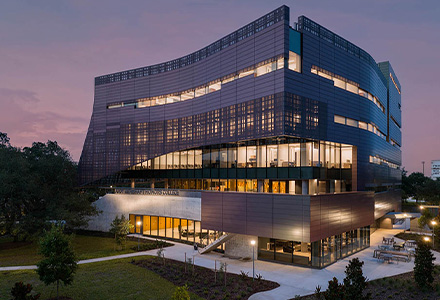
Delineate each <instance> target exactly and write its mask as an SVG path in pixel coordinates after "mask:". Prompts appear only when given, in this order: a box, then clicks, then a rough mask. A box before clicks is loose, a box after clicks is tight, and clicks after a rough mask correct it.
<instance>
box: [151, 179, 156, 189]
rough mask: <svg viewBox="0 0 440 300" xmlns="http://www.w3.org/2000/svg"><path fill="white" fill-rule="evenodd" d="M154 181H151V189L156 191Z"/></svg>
mask: <svg viewBox="0 0 440 300" xmlns="http://www.w3.org/2000/svg"><path fill="white" fill-rule="evenodd" d="M154 181H155V180H154V179H152V180H151V185H150V188H152V189H154Z"/></svg>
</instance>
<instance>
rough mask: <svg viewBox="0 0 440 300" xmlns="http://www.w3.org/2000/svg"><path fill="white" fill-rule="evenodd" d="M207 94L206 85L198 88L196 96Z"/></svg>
mask: <svg viewBox="0 0 440 300" xmlns="http://www.w3.org/2000/svg"><path fill="white" fill-rule="evenodd" d="M205 94H206V87H200V88H197V89H196V91H195V95H194V97H200V96H203V95H205Z"/></svg>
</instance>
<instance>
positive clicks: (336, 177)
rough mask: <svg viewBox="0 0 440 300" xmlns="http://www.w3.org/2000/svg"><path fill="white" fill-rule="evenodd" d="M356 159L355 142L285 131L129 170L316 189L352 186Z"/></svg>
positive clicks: (210, 184) (199, 183)
mask: <svg viewBox="0 0 440 300" xmlns="http://www.w3.org/2000/svg"><path fill="white" fill-rule="evenodd" d="M352 165H353V146H350V145H344V144H339V143H333V142H326V141H317V140H307V139H298V138H287V137H280V138H277V139H259V140H248V141H245V142H238V143H229V144H217V145H211V146H204V147H200V148H196V149H190V150H183V151H176V152H171V153H167V154H164V155H162V156H159V157H156V158H154V159H151V160H148V161H145V162H142V163H139V164H137V165H135V166H133V167H131V168H130V169H129V170H128V171H127V172H126V174H125V175H124V176H126V177H127V178H142V179H147V178H155V180H156V181H160V180H162V181H166V185H165V186H164V187H168V188H173V189H200V190H216V191H238V192H262V193H290V194H301V193H306V194H307V193H308V194H316V193H334V192H344V191H350V190H351V176H352V174H351V171H352ZM159 178H161V179H159ZM315 179H319V180H315ZM303 180H306V181H307V186H308V189H307V192H305V191H304V192H303V191H302V182H301V181H303Z"/></svg>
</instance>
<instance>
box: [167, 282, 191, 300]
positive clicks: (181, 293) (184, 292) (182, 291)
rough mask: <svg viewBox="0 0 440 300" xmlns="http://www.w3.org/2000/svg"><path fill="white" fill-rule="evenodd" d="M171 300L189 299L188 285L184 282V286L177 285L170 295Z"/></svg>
mask: <svg viewBox="0 0 440 300" xmlns="http://www.w3.org/2000/svg"><path fill="white" fill-rule="evenodd" d="M171 299H172V300H190V299H191V298H190V297H189V293H188V287H187V285H186V284H185V285H184V286H178V287H176V290H175V291H174V294H173V296H172V297H171Z"/></svg>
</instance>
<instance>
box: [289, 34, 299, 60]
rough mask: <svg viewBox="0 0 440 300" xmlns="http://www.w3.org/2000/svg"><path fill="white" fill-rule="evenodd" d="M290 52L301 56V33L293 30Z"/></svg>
mask: <svg viewBox="0 0 440 300" xmlns="http://www.w3.org/2000/svg"><path fill="white" fill-rule="evenodd" d="M289 50H290V51H293V52H295V53H296V54H299V55H301V33H299V32H298V31H296V30H294V29H292V28H290V30H289Z"/></svg>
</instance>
